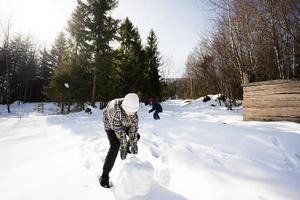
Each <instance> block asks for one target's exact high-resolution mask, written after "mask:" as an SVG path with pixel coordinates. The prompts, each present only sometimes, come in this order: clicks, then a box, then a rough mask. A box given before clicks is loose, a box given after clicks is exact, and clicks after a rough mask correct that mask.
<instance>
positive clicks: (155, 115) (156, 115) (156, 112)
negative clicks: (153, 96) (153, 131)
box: [153, 111, 160, 119]
mask: <svg viewBox="0 0 300 200" xmlns="http://www.w3.org/2000/svg"><path fill="white" fill-rule="evenodd" d="M158 113H160V112H158V111H154V113H153V118H154V119H160V117H159V115H158Z"/></svg>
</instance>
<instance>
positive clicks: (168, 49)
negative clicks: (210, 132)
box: [0, 0, 214, 77]
mask: <svg viewBox="0 0 300 200" xmlns="http://www.w3.org/2000/svg"><path fill="white" fill-rule="evenodd" d="M206 1H207V0H119V6H118V8H117V9H116V10H115V11H114V12H113V15H114V16H115V17H116V18H119V19H124V18H125V17H129V19H130V20H131V21H132V22H133V24H134V25H136V26H137V27H138V29H139V32H140V34H141V37H142V40H143V42H144V43H145V41H146V37H147V35H148V33H149V31H150V29H151V28H152V29H154V31H155V32H156V34H157V37H158V40H159V50H160V52H161V55H162V56H163V60H164V63H165V65H164V66H163V67H162V68H163V69H169V70H165V71H169V73H168V74H169V77H180V76H181V75H182V74H183V73H184V69H185V61H186V59H187V56H188V54H189V53H190V52H191V51H192V50H193V48H194V47H195V46H196V45H197V43H198V41H199V39H200V37H201V38H205V37H206V36H207V35H208V32H209V31H210V30H211V28H212V24H213V17H214V12H213V11H212V10H209V8H210V7H209V5H208V4H207V2H206ZM75 6H76V0H0V22H2V23H4V24H5V22H7V20H8V19H9V18H11V19H12V23H13V27H12V30H13V31H14V32H22V33H24V34H30V35H31V36H33V38H34V39H35V40H36V41H37V42H38V43H39V44H41V45H49V44H51V43H52V42H53V40H54V38H55V37H56V35H57V34H58V32H59V31H61V30H63V29H64V27H65V26H66V23H67V19H68V18H69V16H70V15H71V13H72V11H73V9H74V8H75Z"/></svg>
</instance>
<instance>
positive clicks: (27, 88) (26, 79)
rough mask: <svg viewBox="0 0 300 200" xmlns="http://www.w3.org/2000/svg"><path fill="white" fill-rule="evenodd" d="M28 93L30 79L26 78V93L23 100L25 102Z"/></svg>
mask: <svg viewBox="0 0 300 200" xmlns="http://www.w3.org/2000/svg"><path fill="white" fill-rule="evenodd" d="M27 93H28V79H26V82H25V90H24V95H23V102H24V103H25V102H26V100H27Z"/></svg>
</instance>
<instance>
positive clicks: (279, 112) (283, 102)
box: [243, 80, 300, 123]
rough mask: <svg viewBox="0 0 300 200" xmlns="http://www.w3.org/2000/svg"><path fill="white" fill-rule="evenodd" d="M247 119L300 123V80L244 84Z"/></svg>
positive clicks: (244, 116) (244, 103) (244, 106)
mask: <svg viewBox="0 0 300 200" xmlns="http://www.w3.org/2000/svg"><path fill="white" fill-rule="evenodd" d="M243 91H244V95H243V99H244V100H243V108H244V115H243V118H244V120H245V121H249V120H257V121H293V122H299V123H300V81H294V80H274V81H264V82H255V83H247V84H243Z"/></svg>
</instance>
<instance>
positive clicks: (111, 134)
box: [102, 130, 140, 176]
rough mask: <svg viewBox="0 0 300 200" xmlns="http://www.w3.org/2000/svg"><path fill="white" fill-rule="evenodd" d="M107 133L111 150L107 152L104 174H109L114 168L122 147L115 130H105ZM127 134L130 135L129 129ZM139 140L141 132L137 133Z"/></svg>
mask: <svg viewBox="0 0 300 200" xmlns="http://www.w3.org/2000/svg"><path fill="white" fill-rule="evenodd" d="M105 131H106V134H107V138H108V141H109V150H108V152H107V155H106V158H105V161H104V165H103V173H102V175H104V176H108V175H109V173H110V171H111V170H112V168H113V166H114V164H115V161H116V158H117V156H118V152H119V149H120V141H119V139H118V138H117V136H116V134H115V131H113V130H105ZM126 134H127V135H128V130H127V131H126ZM137 137H138V140H139V139H140V134H138V135H137Z"/></svg>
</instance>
